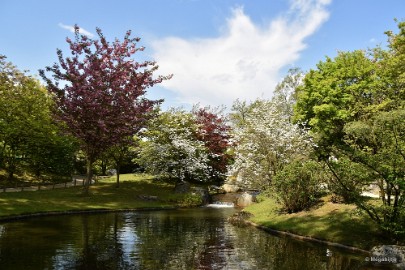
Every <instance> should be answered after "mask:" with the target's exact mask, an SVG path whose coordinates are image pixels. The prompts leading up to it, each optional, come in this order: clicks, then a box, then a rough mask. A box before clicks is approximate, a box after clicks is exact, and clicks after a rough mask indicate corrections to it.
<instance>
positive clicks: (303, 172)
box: [272, 160, 325, 213]
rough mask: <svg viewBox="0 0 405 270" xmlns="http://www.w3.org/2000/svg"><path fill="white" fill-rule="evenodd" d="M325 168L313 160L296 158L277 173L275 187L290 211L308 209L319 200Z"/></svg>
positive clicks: (284, 206) (278, 196)
mask: <svg viewBox="0 0 405 270" xmlns="http://www.w3.org/2000/svg"><path fill="white" fill-rule="evenodd" d="M323 172H324V168H323V167H322V166H321V165H320V163H318V162H315V161H311V160H295V161H293V162H290V163H289V164H287V165H286V166H285V167H284V168H283V170H281V171H280V172H278V173H277V175H275V177H274V181H273V185H272V186H273V189H274V191H275V193H276V196H277V198H278V199H279V200H280V202H281V204H282V205H283V208H284V210H285V211H287V212H288V213H294V212H299V211H301V210H304V209H307V208H308V207H310V206H312V205H313V204H314V203H316V202H317V201H318V199H319V198H320V196H321V194H322V185H321V184H322V183H323V182H324V181H325V174H324V173H323Z"/></svg>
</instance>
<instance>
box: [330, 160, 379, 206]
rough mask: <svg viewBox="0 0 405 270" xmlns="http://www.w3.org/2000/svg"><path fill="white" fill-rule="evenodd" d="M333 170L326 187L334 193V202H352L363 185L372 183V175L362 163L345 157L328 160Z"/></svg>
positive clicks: (358, 194) (357, 196)
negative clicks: (332, 160)
mask: <svg viewBox="0 0 405 270" xmlns="http://www.w3.org/2000/svg"><path fill="white" fill-rule="evenodd" d="M329 166H330V169H331V170H332V171H333V172H334V173H333V176H332V177H331V178H329V181H328V187H329V190H330V191H331V192H333V193H334V196H333V197H332V199H333V201H334V202H338V201H343V203H354V202H355V201H356V200H357V199H358V198H359V196H360V195H361V193H362V190H363V188H364V187H365V186H367V185H369V184H371V183H372V180H373V179H374V177H373V175H372V174H371V173H370V171H369V170H367V168H365V167H364V166H363V165H361V164H358V163H354V162H352V161H350V160H348V159H347V158H345V157H340V158H339V159H338V160H337V161H334V162H329Z"/></svg>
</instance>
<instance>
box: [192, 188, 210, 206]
mask: <svg viewBox="0 0 405 270" xmlns="http://www.w3.org/2000/svg"><path fill="white" fill-rule="evenodd" d="M193 193H194V194H196V195H198V196H200V197H201V203H202V205H206V204H209V203H210V202H211V201H212V199H211V195H210V193H209V192H208V189H206V188H202V187H194V188H193Z"/></svg>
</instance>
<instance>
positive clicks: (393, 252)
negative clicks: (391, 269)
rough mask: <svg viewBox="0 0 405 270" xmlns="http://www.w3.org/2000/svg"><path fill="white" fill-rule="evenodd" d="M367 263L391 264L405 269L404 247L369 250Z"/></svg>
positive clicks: (383, 247)
mask: <svg viewBox="0 0 405 270" xmlns="http://www.w3.org/2000/svg"><path fill="white" fill-rule="evenodd" d="M369 261H370V262H371V263H373V264H393V265H395V266H396V267H397V268H398V269H405V246H397V245H382V246H376V247H373V248H372V249H371V257H370V258H369Z"/></svg>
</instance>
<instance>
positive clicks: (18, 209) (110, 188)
mask: <svg viewBox="0 0 405 270" xmlns="http://www.w3.org/2000/svg"><path fill="white" fill-rule="evenodd" d="M120 179H121V185H120V187H119V188H116V187H115V181H116V180H115V177H112V178H106V179H103V180H100V181H99V182H98V183H97V184H95V185H92V186H91V187H90V193H91V194H90V196H84V195H83V194H82V192H83V190H82V187H70V188H61V189H54V190H39V191H23V192H12V193H11V192H10V193H0V217H3V218H4V217H6V216H13V215H21V214H31V213H38V212H53V211H71V210H97V209H109V210H114V209H133V208H156V207H157V208H159V207H176V206H179V205H180V206H185V205H184V204H183V201H184V197H185V195H180V194H174V193H173V187H174V186H173V185H172V184H168V183H165V182H162V181H158V180H154V179H153V177H151V176H149V175H144V174H139V175H136V174H126V175H121V176H120ZM139 195H148V196H157V197H158V201H145V200H142V199H140V198H139V197H138V196H139Z"/></svg>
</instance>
